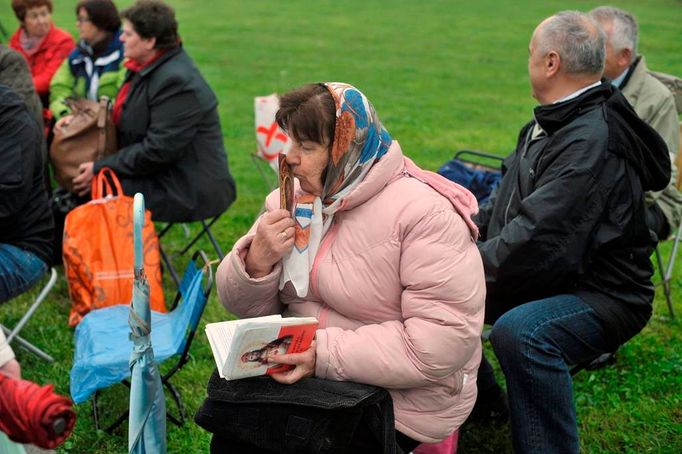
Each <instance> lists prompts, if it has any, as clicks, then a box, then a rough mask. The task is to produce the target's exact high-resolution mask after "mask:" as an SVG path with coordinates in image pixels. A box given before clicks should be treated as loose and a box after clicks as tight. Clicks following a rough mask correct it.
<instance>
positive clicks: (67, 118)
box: [54, 115, 73, 131]
mask: <svg viewBox="0 0 682 454" xmlns="http://www.w3.org/2000/svg"><path fill="white" fill-rule="evenodd" d="M71 120H73V115H64V116H63V117H62V118H60V119H59V120H57V123H55V125H54V129H55V131H56V130H57V129H61V128H66V127H67V126H69V123H71Z"/></svg>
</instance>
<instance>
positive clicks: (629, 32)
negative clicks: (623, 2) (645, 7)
mask: <svg viewBox="0 0 682 454" xmlns="http://www.w3.org/2000/svg"><path fill="white" fill-rule="evenodd" d="M590 16H591V17H592V18H593V19H595V20H596V21H597V22H599V23H600V24H608V23H611V24H613V28H612V30H611V36H610V40H611V46H613V50H615V51H616V52H620V51H621V50H623V49H630V50H631V51H632V61H631V62H630V63H632V62H633V61H634V60H635V58H637V44H638V40H639V38H638V36H639V26H638V25H637V19H635V16H633V15H632V14H630V13H628V12H627V11H623V10H622V9H619V8H614V7H613V6H600V7H599V8H595V9H593V10H592V11H590Z"/></svg>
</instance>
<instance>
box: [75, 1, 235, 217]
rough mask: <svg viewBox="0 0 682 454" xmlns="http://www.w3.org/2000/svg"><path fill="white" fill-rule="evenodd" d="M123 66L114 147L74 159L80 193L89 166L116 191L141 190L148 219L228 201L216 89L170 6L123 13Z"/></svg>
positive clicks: (203, 210) (193, 212) (210, 210)
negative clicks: (111, 176)
mask: <svg viewBox="0 0 682 454" xmlns="http://www.w3.org/2000/svg"><path fill="white" fill-rule="evenodd" d="M121 16H122V18H123V33H122V35H121V41H123V45H124V48H125V56H126V57H127V58H128V59H129V60H128V62H127V63H126V67H127V68H128V73H127V75H126V79H125V82H124V84H123V86H122V87H121V90H120V91H119V93H118V96H117V97H116V102H115V104H114V111H113V118H114V122H115V123H116V124H117V127H118V138H119V146H121V149H120V150H119V151H118V152H117V153H116V154H113V155H109V156H106V157H104V158H102V159H100V160H98V161H96V162H87V163H84V164H81V167H80V174H79V175H78V176H77V177H76V178H74V180H73V182H74V187H75V190H76V191H78V193H79V195H85V194H87V193H88V191H89V190H90V184H91V180H92V176H93V173H96V172H98V171H99V170H100V169H101V168H103V167H110V168H111V169H113V170H114V171H115V172H116V174H117V175H118V177H119V179H120V180H121V184H122V186H123V191H124V192H125V193H126V194H129V195H132V194H134V193H136V192H141V193H143V194H144V196H145V200H146V205H147V207H148V208H149V209H150V210H151V212H152V217H153V219H154V220H155V221H166V222H191V221H197V220H201V219H207V218H210V217H213V216H216V215H218V214H220V213H222V212H223V211H225V210H226V209H227V208H228V206H229V205H230V204H231V203H232V202H233V201H234V199H235V195H236V189H235V183H234V180H233V178H232V176H231V175H230V172H229V168H228V164H227V155H226V153H225V148H224V146H223V137H222V133H221V130H220V119H219V118H218V110H217V107H218V101H217V99H216V96H215V94H214V93H213V91H212V90H211V88H210V87H209V86H208V84H207V83H206V81H205V80H204V78H203V77H202V76H201V74H200V73H199V71H198V70H197V68H196V66H195V65H194V62H193V61H192V60H191V59H190V57H189V56H188V55H187V53H185V51H184V49H183V48H182V45H181V44H180V42H179V38H178V35H177V22H176V20H175V13H174V11H173V9H172V8H171V7H170V6H168V5H166V4H164V3H162V2H160V1H157V0H142V1H139V2H137V3H136V4H135V5H133V6H132V7H130V8H129V9H127V10H125V11H124V12H123V13H122V15H121Z"/></svg>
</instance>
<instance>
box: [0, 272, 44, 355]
mask: <svg viewBox="0 0 682 454" xmlns="http://www.w3.org/2000/svg"><path fill="white" fill-rule="evenodd" d="M56 283H57V270H56V269H54V268H50V278H49V279H48V281H47V283H46V284H45V285H44V286H43V288H42V289H41V290H40V293H38V296H36V298H35V299H34V300H33V303H32V304H31V306H29V308H28V310H27V311H26V313H25V314H24V315H23V317H21V319H20V320H19V323H17V324H16V326H15V327H14V328H12V329H9V328H7V327H6V326H5V325H2V324H0V327H2V330H3V331H4V332H5V334H6V335H7V342H8V343H11V342H12V341H16V342H17V344H19V345H20V346H22V347H24V348H25V349H26V350H28V351H30V352H31V353H34V354H35V355H37V356H38V357H39V358H41V359H43V360H45V361H47V362H50V363H52V362H54V358H52V356H50V355H48V354H47V353H45V352H44V351H42V350H41V349H39V348H38V347H36V346H35V345H33V344H31V343H30V342H29V341H27V340H26V339H24V338H23V337H21V336H19V332H20V331H21V330H22V329H23V328H24V326H25V325H26V324H27V323H28V320H29V319H30V318H31V316H32V315H33V313H34V312H35V311H36V310H37V309H38V307H40V305H41V303H42V302H43V301H44V300H45V298H46V297H47V294H48V293H50V291H51V290H52V288H53V287H54V285H55V284H56Z"/></svg>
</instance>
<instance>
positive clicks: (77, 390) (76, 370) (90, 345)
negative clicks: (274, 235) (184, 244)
mask: <svg viewBox="0 0 682 454" xmlns="http://www.w3.org/2000/svg"><path fill="white" fill-rule="evenodd" d="M199 258H200V259H201V261H200V262H201V263H200V264H201V265H202V266H201V267H198V266H197V259H199ZM204 276H206V279H205V281H206V282H205V283H204ZM212 288H213V270H212V269H211V263H210V262H209V260H208V257H207V256H206V254H205V253H204V252H203V251H199V252H196V253H195V254H194V255H193V257H192V260H191V261H190V263H189V264H188V266H187V268H186V270H185V274H184V276H183V279H182V282H181V283H180V288H179V290H178V292H177V294H176V296H175V300H174V302H173V306H172V308H171V311H170V312H169V313H166V314H164V313H159V312H155V311H152V334H151V336H152V347H153V349H154V357H155V359H156V363H157V364H161V362H163V361H165V360H166V359H168V358H170V357H173V356H174V357H177V361H176V362H175V364H174V365H173V366H172V367H171V368H170V369H169V370H168V371H167V372H166V373H165V374H163V375H162V376H161V382H162V383H163V385H164V387H165V388H166V389H167V390H168V392H169V393H170V394H171V397H172V398H173V400H174V401H175V404H176V406H177V408H178V413H179V414H178V416H177V417H176V416H173V415H171V414H170V413H168V414H167V417H168V419H169V420H170V421H171V422H172V423H173V424H175V425H177V426H181V425H183V424H184V421H185V419H186V418H187V415H186V411H185V407H184V404H183V403H182V399H181V398H180V394H179V392H178V390H177V389H176V388H175V386H173V383H171V378H172V377H173V376H174V375H175V373H176V372H177V371H178V370H180V369H181V368H182V367H183V366H184V365H185V364H186V363H187V361H188V360H189V349H190V346H191V345H192V340H193V339H194V336H195V334H196V331H197V328H198V326H199V320H200V319H201V315H202V314H203V312H204V308H205V307H206V302H207V300H208V295H209V294H210V293H211V289H212ZM129 313H130V308H129V307H128V306H125V305H116V306H110V307H106V308H103V309H98V310H94V311H91V312H90V313H88V314H87V315H86V316H85V317H84V318H83V320H82V321H81V322H80V323H79V324H78V326H77V327H76V332H75V335H74V343H75V353H74V363H73V367H72V369H71V385H70V386H71V397H72V398H73V400H74V402H76V403H82V402H85V401H86V400H87V399H88V398H90V397H91V396H92V409H93V418H94V421H95V427H96V428H97V429H98V430H99V429H100V416H99V408H98V403H97V399H98V397H99V391H100V390H102V389H104V388H108V387H109V386H111V385H114V384H117V383H122V384H124V385H126V386H127V387H130V381H129V380H128V378H129V377H130V369H129V365H128V360H129V359H130V353H131V352H132V348H133V347H132V346H133V344H132V341H131V340H129V339H128V334H129V332H130V328H129V326H128V316H129ZM127 417H128V411H127V410H126V411H125V412H123V414H121V415H120V416H119V417H118V418H117V419H116V420H115V421H114V422H113V423H111V424H110V425H109V426H107V428H106V429H105V431H106V432H108V433H111V432H112V431H113V430H114V429H115V428H116V427H118V426H119V425H120V424H121V423H122V422H123V421H125V420H126V418H127Z"/></svg>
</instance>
